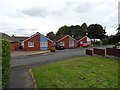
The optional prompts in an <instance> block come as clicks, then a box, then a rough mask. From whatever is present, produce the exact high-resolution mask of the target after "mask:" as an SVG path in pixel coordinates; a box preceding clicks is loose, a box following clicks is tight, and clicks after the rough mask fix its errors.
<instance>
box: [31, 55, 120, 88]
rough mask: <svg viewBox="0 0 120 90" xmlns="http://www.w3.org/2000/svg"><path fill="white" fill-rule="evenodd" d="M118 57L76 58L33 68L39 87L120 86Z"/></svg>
mask: <svg viewBox="0 0 120 90" xmlns="http://www.w3.org/2000/svg"><path fill="white" fill-rule="evenodd" d="M118 63H120V61H118V60H117V59H112V58H105V57H101V56H93V57H91V56H89V57H80V58H74V59H70V60H67V61H62V62H57V63H52V64H47V65H43V66H39V67H35V68H33V69H32V73H33V75H34V78H35V81H36V85H37V87H38V88H118Z"/></svg>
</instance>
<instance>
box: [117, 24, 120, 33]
mask: <svg viewBox="0 0 120 90" xmlns="http://www.w3.org/2000/svg"><path fill="white" fill-rule="evenodd" d="M117 30H118V32H120V24H119V27H118V28H117Z"/></svg>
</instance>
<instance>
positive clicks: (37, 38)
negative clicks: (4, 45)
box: [22, 32, 53, 51]
mask: <svg viewBox="0 0 120 90" xmlns="http://www.w3.org/2000/svg"><path fill="white" fill-rule="evenodd" d="M22 44H23V49H24V50H25V51H36V50H50V49H51V47H52V45H53V41H52V40H50V39H48V38H47V37H45V36H44V35H42V34H40V33H38V32H37V33H36V34H34V35H32V36H31V37H30V38H28V39H26V40H24V41H23V43H22Z"/></svg>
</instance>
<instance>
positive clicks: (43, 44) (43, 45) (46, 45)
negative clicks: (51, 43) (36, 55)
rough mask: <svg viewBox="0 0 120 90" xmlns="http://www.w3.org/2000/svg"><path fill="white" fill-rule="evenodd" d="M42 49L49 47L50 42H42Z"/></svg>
mask: <svg viewBox="0 0 120 90" xmlns="http://www.w3.org/2000/svg"><path fill="white" fill-rule="evenodd" d="M40 47H48V42H40Z"/></svg>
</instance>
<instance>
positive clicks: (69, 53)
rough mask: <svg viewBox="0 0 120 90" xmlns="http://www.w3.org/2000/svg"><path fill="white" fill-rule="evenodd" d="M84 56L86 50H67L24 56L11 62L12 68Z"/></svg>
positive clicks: (14, 58)
mask: <svg viewBox="0 0 120 90" xmlns="http://www.w3.org/2000/svg"><path fill="white" fill-rule="evenodd" d="M81 55H82V56H83V55H85V49H80V48H76V49H65V50H59V51H57V52H55V53H45V54H40V55H29V56H23V57H13V58H12V61H11V65H12V67H15V66H20V65H28V64H34V63H40V62H46V61H51V60H53V59H54V60H55V59H56V61H57V59H59V58H61V59H63V58H67V57H73V56H74V57H75V56H81Z"/></svg>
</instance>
